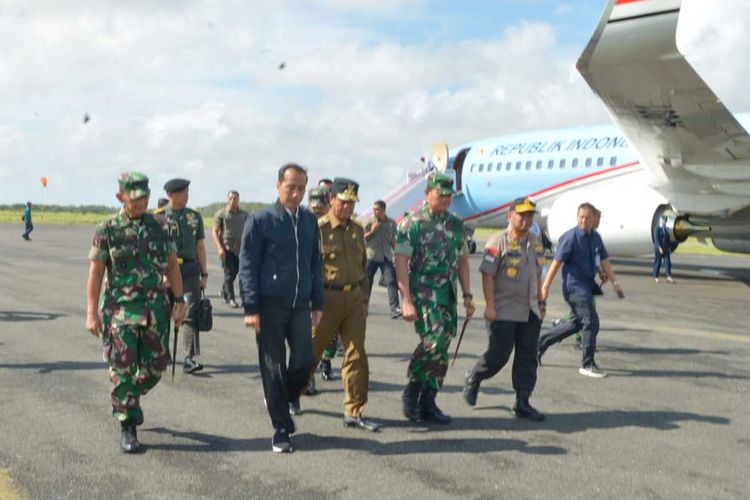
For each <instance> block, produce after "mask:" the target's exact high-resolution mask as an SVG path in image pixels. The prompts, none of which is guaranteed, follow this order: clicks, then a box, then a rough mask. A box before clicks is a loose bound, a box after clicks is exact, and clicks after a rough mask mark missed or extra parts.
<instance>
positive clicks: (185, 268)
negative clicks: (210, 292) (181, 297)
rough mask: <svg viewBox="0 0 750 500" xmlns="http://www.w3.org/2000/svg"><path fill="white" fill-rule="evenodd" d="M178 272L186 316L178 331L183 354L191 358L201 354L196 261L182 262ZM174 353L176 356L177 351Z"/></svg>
mask: <svg viewBox="0 0 750 500" xmlns="http://www.w3.org/2000/svg"><path fill="white" fill-rule="evenodd" d="M180 274H181V275H182V289H183V291H184V293H185V296H186V297H185V298H186V303H187V316H186V317H185V322H184V323H183V324H182V326H181V327H180V333H182V339H183V342H184V343H185V351H186V352H185V354H186V356H187V357H188V358H192V357H193V356H200V354H201V335H200V331H199V330H198V320H197V318H196V304H197V303H198V300H200V298H201V274H200V268H199V267H198V262H197V261H191V262H189V263H186V264H183V265H182V266H180ZM174 355H175V356H176V355H177V353H174Z"/></svg>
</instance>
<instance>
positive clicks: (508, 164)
mask: <svg viewBox="0 0 750 500" xmlns="http://www.w3.org/2000/svg"><path fill="white" fill-rule="evenodd" d="M511 166H513V164H512V163H511V162H508V163H506V164H505V170H510V167H511Z"/></svg>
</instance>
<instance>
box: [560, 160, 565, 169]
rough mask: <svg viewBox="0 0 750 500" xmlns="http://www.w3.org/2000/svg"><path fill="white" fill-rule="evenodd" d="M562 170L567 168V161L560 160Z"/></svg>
mask: <svg viewBox="0 0 750 500" xmlns="http://www.w3.org/2000/svg"><path fill="white" fill-rule="evenodd" d="M560 168H565V160H560Z"/></svg>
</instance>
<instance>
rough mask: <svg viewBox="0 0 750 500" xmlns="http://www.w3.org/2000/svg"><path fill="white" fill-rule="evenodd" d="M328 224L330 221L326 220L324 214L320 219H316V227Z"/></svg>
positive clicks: (326, 217)
mask: <svg viewBox="0 0 750 500" xmlns="http://www.w3.org/2000/svg"><path fill="white" fill-rule="evenodd" d="M329 222H331V219H329V218H328V214H326V215H324V216H323V217H321V218H320V219H318V227H323V226H325V225H326V224H328V223H329Z"/></svg>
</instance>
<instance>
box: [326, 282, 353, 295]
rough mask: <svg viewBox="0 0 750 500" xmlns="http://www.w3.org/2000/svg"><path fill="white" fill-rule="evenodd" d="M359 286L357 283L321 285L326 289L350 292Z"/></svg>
mask: <svg viewBox="0 0 750 500" xmlns="http://www.w3.org/2000/svg"><path fill="white" fill-rule="evenodd" d="M358 286H359V283H354V284H352V285H323V288H325V289H326V290H336V291H338V292H344V293H346V292H351V291H352V290H356V289H357V287H358Z"/></svg>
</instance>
